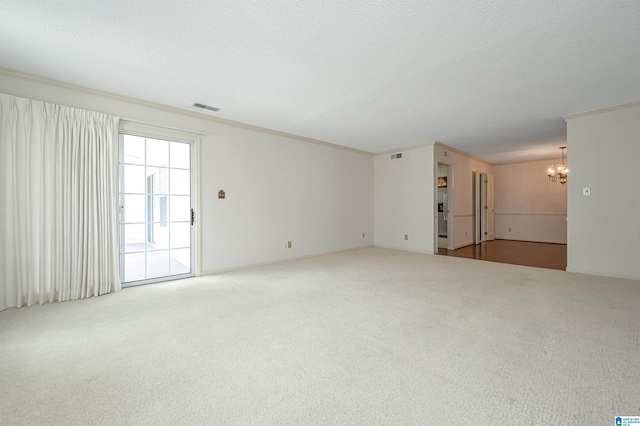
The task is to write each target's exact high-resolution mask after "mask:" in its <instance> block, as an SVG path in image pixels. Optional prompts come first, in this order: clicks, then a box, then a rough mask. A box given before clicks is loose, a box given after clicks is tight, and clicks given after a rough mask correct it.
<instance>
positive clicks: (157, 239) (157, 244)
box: [147, 223, 169, 250]
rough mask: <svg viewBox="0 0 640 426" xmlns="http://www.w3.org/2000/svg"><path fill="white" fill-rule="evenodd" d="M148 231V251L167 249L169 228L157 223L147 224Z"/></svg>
mask: <svg viewBox="0 0 640 426" xmlns="http://www.w3.org/2000/svg"><path fill="white" fill-rule="evenodd" d="M147 228H148V230H149V232H148V234H149V239H148V240H147V241H148V242H149V244H148V245H147V249H148V250H164V249H167V248H169V228H167V227H166V226H160V224H159V223H153V224H151V223H149V224H147Z"/></svg>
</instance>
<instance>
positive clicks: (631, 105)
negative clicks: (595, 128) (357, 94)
mask: <svg viewBox="0 0 640 426" xmlns="http://www.w3.org/2000/svg"><path fill="white" fill-rule="evenodd" d="M639 106H640V101H636V102H630V103H627V104H620V105H612V106H608V107H604V108H598V109H590V110H588V111H582V112H576V113H574V114H567V115H563V116H562V119H563V120H564V121H565V122H566V121H567V120H572V119H574V118H580V117H586V116H589V115H594V114H601V113H604V112H611V111H617V110H619V109H627V108H634V107H639Z"/></svg>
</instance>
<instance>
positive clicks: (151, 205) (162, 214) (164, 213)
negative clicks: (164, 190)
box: [147, 195, 169, 226]
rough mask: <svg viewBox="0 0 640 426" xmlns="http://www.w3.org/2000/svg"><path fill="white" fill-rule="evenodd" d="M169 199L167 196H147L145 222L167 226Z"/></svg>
mask: <svg viewBox="0 0 640 426" xmlns="http://www.w3.org/2000/svg"><path fill="white" fill-rule="evenodd" d="M168 199H169V197H168V196H167V195H156V196H151V195H148V196H147V203H148V205H147V208H148V209H149V215H148V217H147V221H149V222H153V223H160V224H162V226H167V222H168V220H169V201H168Z"/></svg>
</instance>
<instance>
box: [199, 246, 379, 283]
mask: <svg viewBox="0 0 640 426" xmlns="http://www.w3.org/2000/svg"><path fill="white" fill-rule="evenodd" d="M371 247H373V245H366V246H361V247H353V248H348V249H342V250H333V251H326V252H321V253H314V254H307V255H304V256H295V257H287V258H284V259H276V260H269V261H267V262H258V263H248V264H246V265H238V266H232V267H230V268H220V269H209V270H206V271H202V273H201V276H204V275H215V274H222V273H224V272H232V271H240V270H242V269H250V268H259V267H260V266H268V265H276V264H278V263H285V262H290V261H292V260H302V259H309V258H312V257H318V256H325V255H328V254H334V253H343V252H346V251H353V250H360V249H363V248H371Z"/></svg>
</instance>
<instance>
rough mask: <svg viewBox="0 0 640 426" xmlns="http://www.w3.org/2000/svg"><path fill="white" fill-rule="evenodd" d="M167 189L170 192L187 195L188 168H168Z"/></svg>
mask: <svg viewBox="0 0 640 426" xmlns="http://www.w3.org/2000/svg"><path fill="white" fill-rule="evenodd" d="M169 173H170V176H171V177H170V180H169V189H170V193H171V194H180V195H183V194H184V195H189V193H190V189H191V181H190V180H189V170H177V169H170V172H169Z"/></svg>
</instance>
